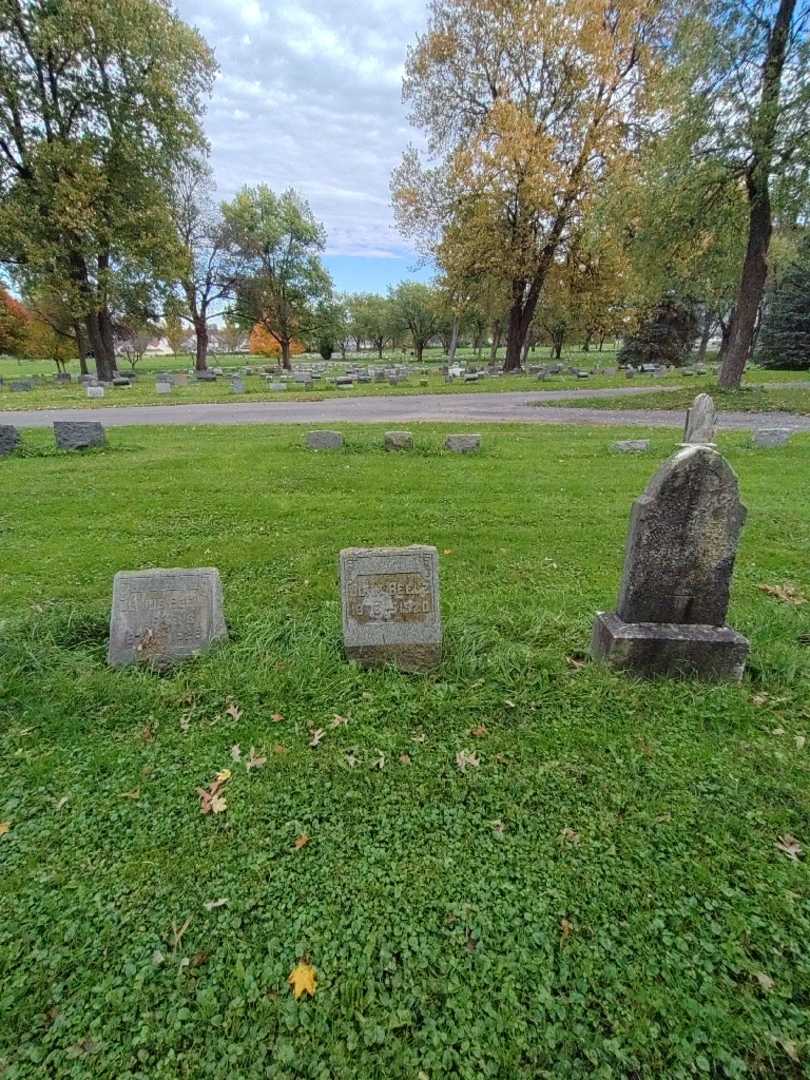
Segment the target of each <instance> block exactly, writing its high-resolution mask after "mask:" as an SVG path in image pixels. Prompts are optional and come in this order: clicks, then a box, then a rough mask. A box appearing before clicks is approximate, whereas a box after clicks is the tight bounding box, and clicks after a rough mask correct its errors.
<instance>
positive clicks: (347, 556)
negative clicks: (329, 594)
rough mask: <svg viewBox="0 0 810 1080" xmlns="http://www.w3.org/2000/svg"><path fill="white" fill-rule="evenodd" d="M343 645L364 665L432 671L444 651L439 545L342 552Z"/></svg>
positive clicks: (352, 656) (346, 550) (347, 549)
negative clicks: (440, 599) (436, 546)
mask: <svg viewBox="0 0 810 1080" xmlns="http://www.w3.org/2000/svg"><path fill="white" fill-rule="evenodd" d="M340 591H341V601H342V608H343V645H344V648H345V651H346V657H347V658H348V659H349V660H355V661H356V662H357V663H358V664H360V666H361V667H381V666H384V665H385V664H392V665H393V666H394V667H397V668H399V670H400V671H410V672H418V671H429V670H430V669H431V668H434V667H436V665H437V664H438V663H439V662H440V660H441V656H442V616H441V609H440V607H439V554H438V552H437V550H436V548H435V547H428V546H424V545H414V546H413V547H405V548H346V549H345V550H343V551H341V553H340Z"/></svg>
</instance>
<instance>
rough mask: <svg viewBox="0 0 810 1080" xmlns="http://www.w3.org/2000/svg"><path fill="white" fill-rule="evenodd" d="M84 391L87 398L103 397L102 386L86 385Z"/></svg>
mask: <svg viewBox="0 0 810 1080" xmlns="http://www.w3.org/2000/svg"><path fill="white" fill-rule="evenodd" d="M84 392H85V394H86V395H87V396H88V397H89V398H103V397H104V387H103V386H88V387H86V389H85V391H84Z"/></svg>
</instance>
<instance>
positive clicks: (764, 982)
mask: <svg viewBox="0 0 810 1080" xmlns="http://www.w3.org/2000/svg"><path fill="white" fill-rule="evenodd" d="M754 978H755V979H756V980H757V982H758V983H759V985H760V986H761V987H762V989H763V990H773V988H774V986H775V985H776V984H775V983H774V981H773V979H772V978H771V977H770V975H766V974H765V972H764V971H758V972H757V973H756V975H755V976H754Z"/></svg>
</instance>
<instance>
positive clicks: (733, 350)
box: [719, 0, 796, 390]
mask: <svg viewBox="0 0 810 1080" xmlns="http://www.w3.org/2000/svg"><path fill="white" fill-rule="evenodd" d="M795 7H796V0H780V3H779V8H778V10H777V12H776V17H775V18H774V21H773V25H772V27H771V31H770V34H769V36H768V49H767V53H766V56H765V62H764V63H763V65H762V91H761V93H760V99H759V104H758V106H757V115H756V118H755V121H754V131H755V142H754V145H753V146H752V148H751V149H752V153H753V161H752V164H751V167H750V168H749V170H748V175H747V176H746V189H747V193H748V244H747V247H746V251H745V259H744V261H743V268H742V276H741V277H740V284H739V286H738V289H737V302H736V313H735V317H734V321H733V324H732V328H731V336H730V339H729V343H728V351H727V352H726V355H725V357H724V358H723V366H722V368H721V369H720V379H719V383H720V386H721V387H722V388H723V389H724V390H737V389H739V386H740V380H741V379H742V374H743V371H744V370H745V365H746V363H747V362H748V358H749V357H750V355H751V349H752V347H753V343H754V329H755V326H756V321H757V312H758V311H759V308H760V304H761V303H762V295H763V293H764V291H765V280H766V278H767V275H768V248H769V246H770V242H771V232H772V231H773V222H772V217H771V194H770V177H771V168H772V164H773V155H774V150H775V146H776V137H777V129H778V124H779V94H780V90H781V86H782V70H783V68H784V66H785V56H786V54H787V47H788V41H789V38H790V24H791V22H792V20H793V12H794V10H795Z"/></svg>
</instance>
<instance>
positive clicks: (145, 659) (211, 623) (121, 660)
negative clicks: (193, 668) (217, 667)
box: [107, 567, 228, 668]
mask: <svg viewBox="0 0 810 1080" xmlns="http://www.w3.org/2000/svg"><path fill="white" fill-rule="evenodd" d="M227 637H228V631H227V628H226V626H225V618H224V616H223V613H222V583H221V581H220V577H219V571H218V570H216V569H214V568H213V567H203V568H200V569H195V570H122V571H120V572H119V573H117V574H116V575H115V579H114V581H113V601H112V615H111V618H110V644H109V649H108V651H107V662H108V664H110V666H111V667H125V666H126V665H128V664H137V663H148V664H151V665H152V666H154V667H158V668H163V667H167V666H169V665H170V664H171V663H172V662H173V661H175V660H183V659H186V658H187V657H189V656H196V655H197V654H198V653H200V652H202V651H204V650H205V649H206V648H207V647H208V646H209V645H211V644H212V643H213V642H215V641H224V640H226V639H227Z"/></svg>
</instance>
